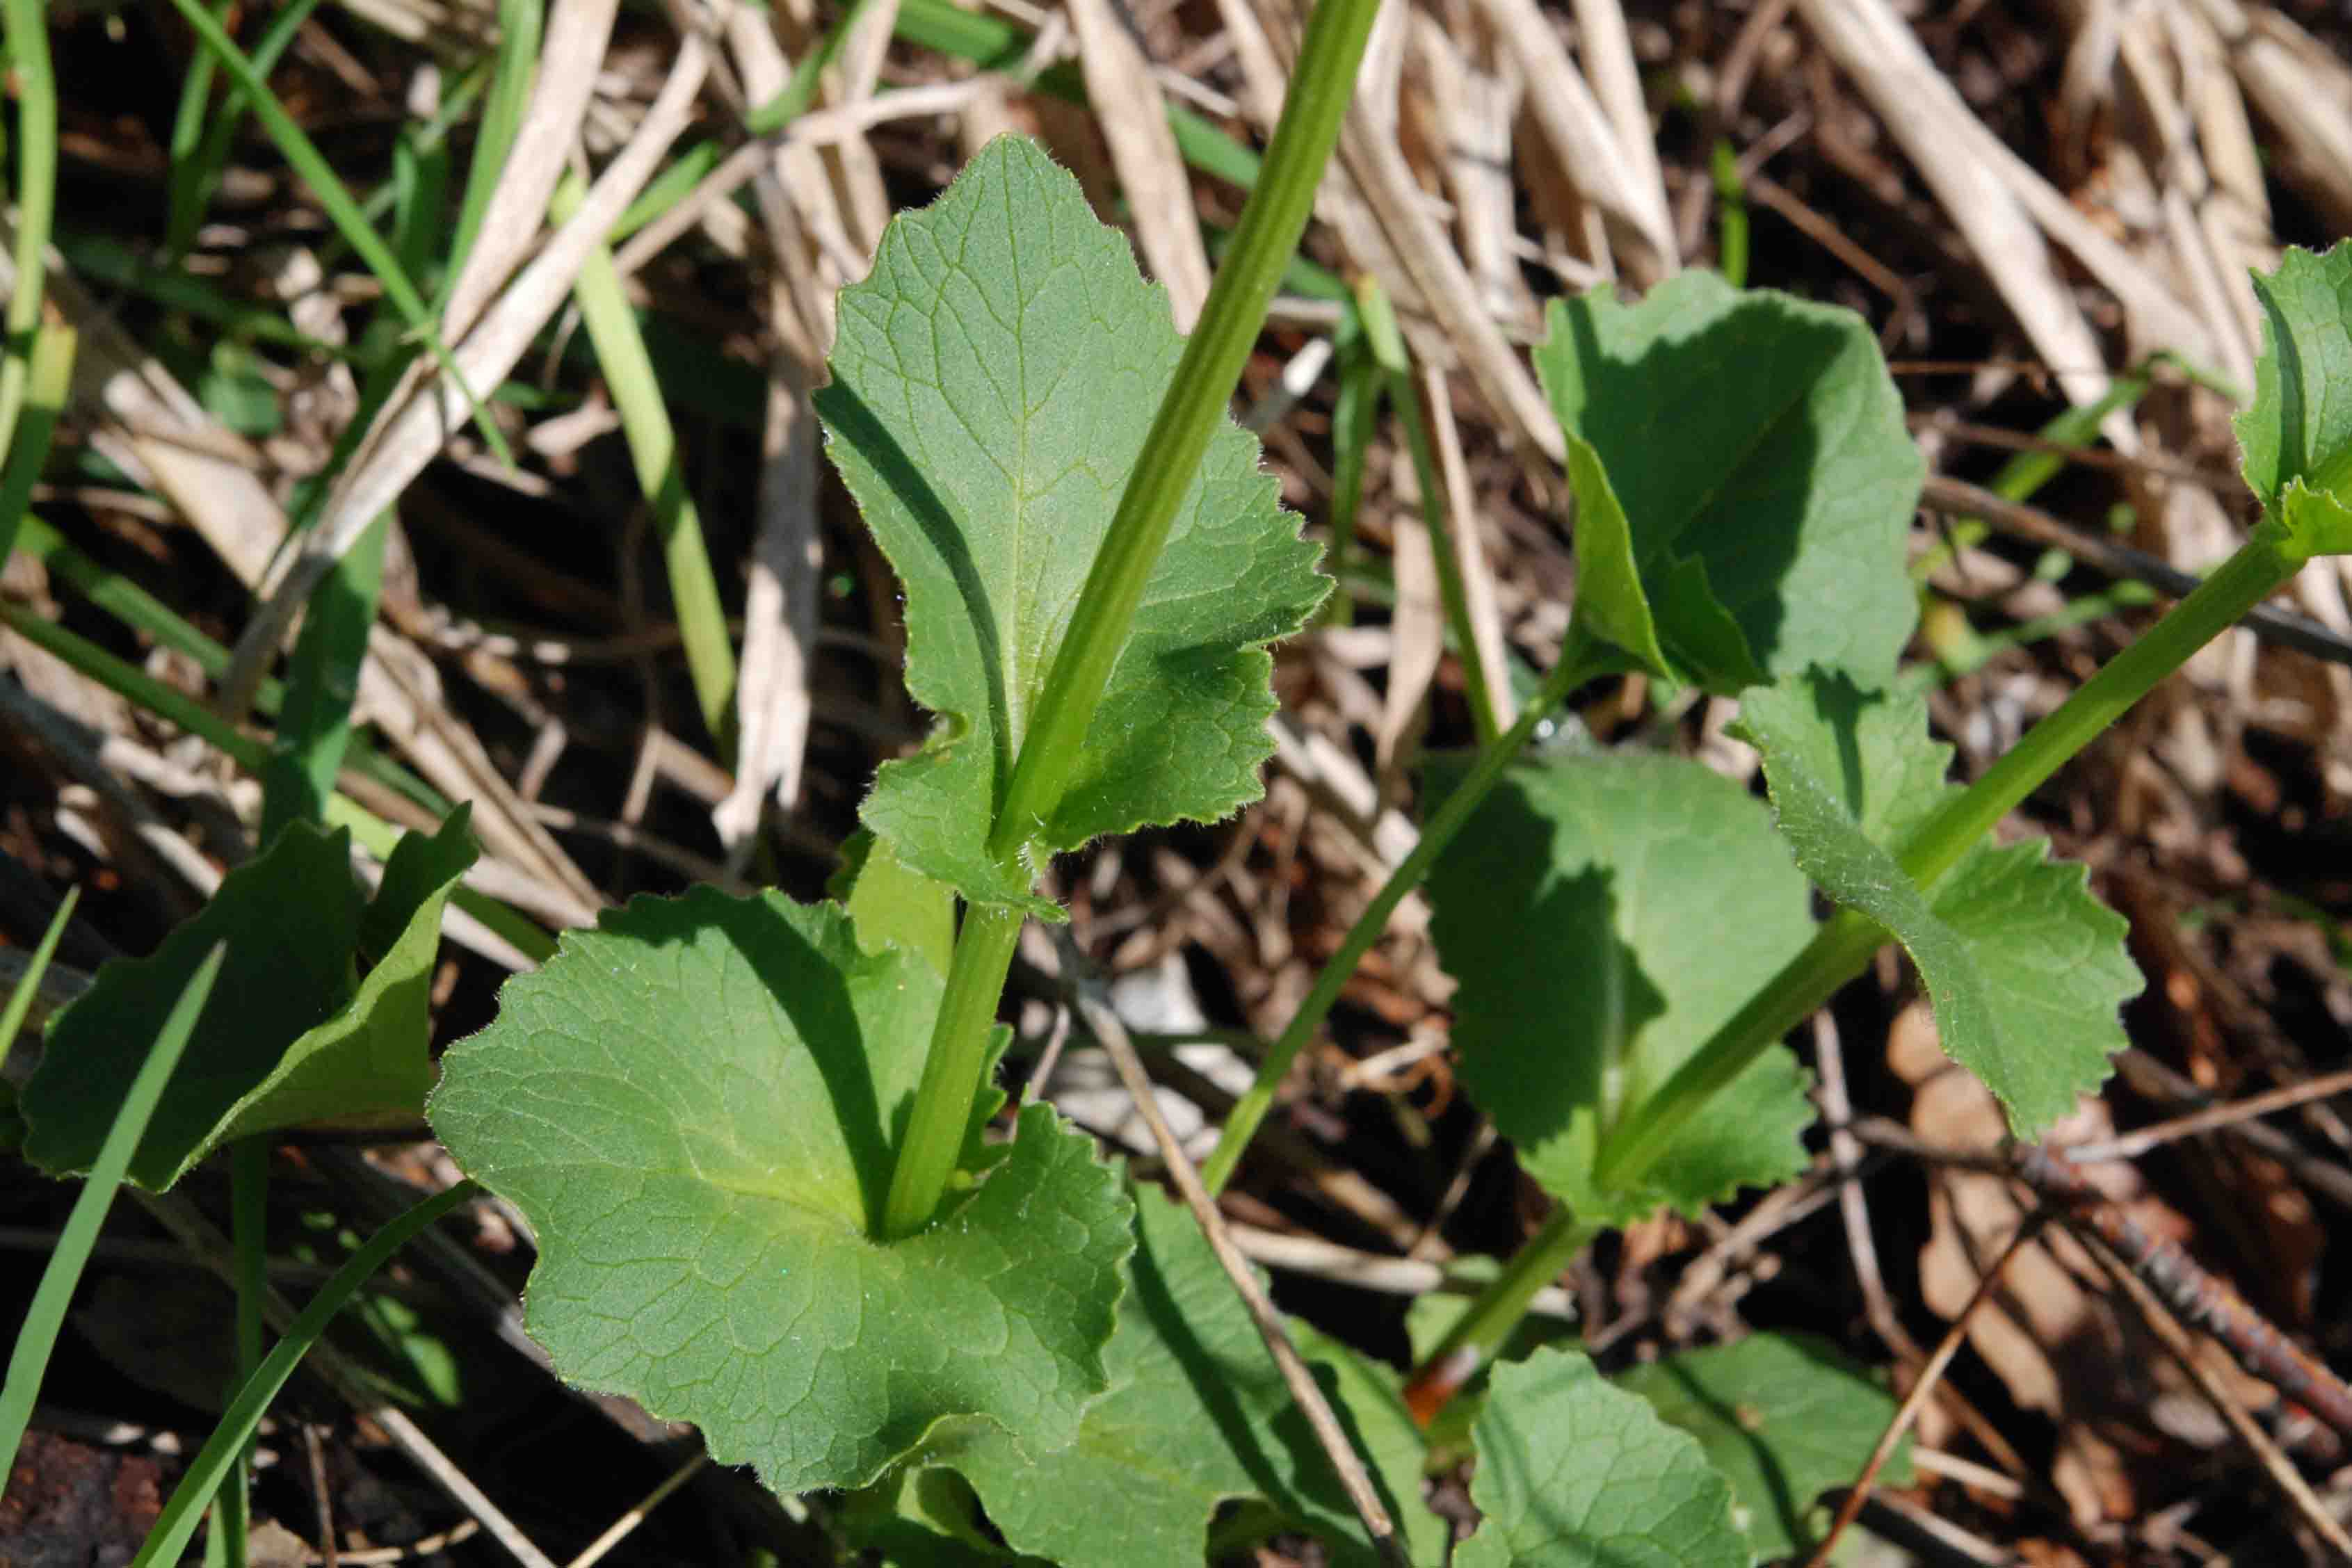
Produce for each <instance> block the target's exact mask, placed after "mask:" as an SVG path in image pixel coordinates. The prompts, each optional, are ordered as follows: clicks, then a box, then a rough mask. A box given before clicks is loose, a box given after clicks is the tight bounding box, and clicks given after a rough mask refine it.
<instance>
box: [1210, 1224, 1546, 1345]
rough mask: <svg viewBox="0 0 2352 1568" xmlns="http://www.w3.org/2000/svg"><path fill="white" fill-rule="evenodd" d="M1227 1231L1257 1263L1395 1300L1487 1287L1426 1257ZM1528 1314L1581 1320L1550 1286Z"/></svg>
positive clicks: (1235, 1228) (1250, 1229) (1239, 1228)
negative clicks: (1392, 1255) (1393, 1255)
mask: <svg viewBox="0 0 2352 1568" xmlns="http://www.w3.org/2000/svg"><path fill="white" fill-rule="evenodd" d="M1225 1230H1226V1234H1228V1235H1230V1236H1231V1237H1232V1238H1233V1239H1234V1246H1235V1247H1237V1248H1239V1249H1241V1252H1242V1255H1243V1256H1244V1257H1245V1258H1248V1259H1250V1260H1252V1261H1254V1262H1258V1263H1263V1264H1265V1266H1266V1267H1267V1268H1269V1269H1287V1270H1290V1271H1291V1272H1292V1273H1295V1274H1312V1275H1314V1276H1315V1277H1316V1278H1317V1279H1318V1280H1333V1281H1338V1282H1339V1283H1340V1284H1343V1285H1353V1286H1355V1287H1356V1288H1357V1289H1358V1290H1362V1291H1384V1292H1386V1293H1388V1294H1390V1295H1396V1296H1425V1295H1428V1294H1429V1293H1430V1292H1431V1291H1445V1292H1447V1293H1448V1294H1451V1295H1457V1296H1475V1295H1476V1294H1477V1293H1478V1292H1479V1291H1481V1290H1482V1289H1484V1288H1485V1281H1480V1280H1476V1279H1473V1278H1472V1277H1470V1276H1469V1275H1467V1274H1465V1273H1449V1272H1448V1271H1447V1270H1446V1268H1445V1266H1444V1264H1442V1263H1436V1262H1433V1261H1431V1260H1428V1259H1425V1258H1384V1257H1382V1256H1381V1255H1380V1254H1379V1253H1377V1252H1359V1251H1358V1250H1356V1249H1354V1248H1352V1247H1342V1246H1340V1245H1339V1243H1338V1242H1336V1241H1326V1240H1324V1239H1321V1238H1320V1237H1315V1236H1292V1235H1289V1234H1287V1233H1286V1232H1283V1231H1279V1230H1264V1229H1261V1228H1258V1227H1256V1226H1255V1225H1244V1224H1242V1223H1241V1222H1240V1221H1238V1220H1228V1221H1227V1222H1226V1224H1225ZM1528 1312H1530V1313H1533V1314H1537V1315H1539V1316H1543V1317H1551V1318H1557V1319H1559V1321H1560V1322H1575V1321H1576V1301H1575V1300H1574V1298H1572V1297H1570V1295H1569V1293H1568V1292H1567V1291H1563V1290H1560V1289H1559V1287H1557V1286H1549V1285H1548V1286H1546V1287H1545V1288H1544V1289H1542V1290H1540V1291H1537V1292H1536V1295H1535V1300H1534V1301H1532V1302H1531V1303H1529V1305H1528Z"/></svg>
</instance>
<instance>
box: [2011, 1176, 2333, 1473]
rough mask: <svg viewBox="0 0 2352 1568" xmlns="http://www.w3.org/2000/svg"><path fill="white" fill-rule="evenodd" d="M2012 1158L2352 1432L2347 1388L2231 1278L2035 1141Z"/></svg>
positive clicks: (2235, 1350)
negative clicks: (2153, 1230)
mask: <svg viewBox="0 0 2352 1568" xmlns="http://www.w3.org/2000/svg"><path fill="white" fill-rule="evenodd" d="M2012 1158H2013V1161H2014V1164H2015V1167H2016V1171H2017V1174H2018V1175H2019V1176H2021V1177H2023V1178H2024V1180H2025V1182H2026V1183H2027V1185H2029V1186H2032V1188H2033V1189H2034V1190H2035V1191H2036V1192H2038V1193H2039V1194H2041V1195H2042V1197H2043V1198H2044V1199H2045V1200H2048V1201H2050V1202H2053V1203H2054V1204H2056V1205H2059V1206H2061V1207H2064V1208H2065V1209H2066V1210H2067V1211H2068V1218H2069V1219H2070V1221H2072V1222H2073V1223H2074V1224H2076V1225H2078V1226H2081V1227H2084V1228H2088V1229H2090V1230H2093V1231H2095V1232H2096V1233H2097V1234H2098V1236H2099V1238H2100V1239H2102V1240H2104V1241H2105V1243H2106V1244H2107V1245H2108V1246H2109V1247H2111V1248H2113V1249H2115V1251H2116V1255H2117V1256H2119V1257H2121V1258H2122V1259H2123V1260H2125V1261H2126V1263H2128V1264H2129V1265H2130V1266H2131V1270H2132V1272H2133V1273H2134V1274H2136V1275H2137V1276H2138V1277H2139V1278H2141V1279H2143V1280H2145V1281H2147V1283H2148V1284H2149V1285H2151V1286H2153V1287H2154V1288H2155V1291H2156V1293H2157V1294H2158V1296H2159V1297H2160V1298H2161V1299H2162V1300H2163V1301H2164V1303H2165V1305H2166V1306H2168V1307H2169V1308H2170V1309H2171V1310H2172V1311H2173V1312H2175V1313H2177V1314H2179V1316H2180V1318H2181V1319H2182V1320H2184V1321H2185V1322H2190V1323H2194V1324H2195V1325H2197V1327H2199V1328H2200V1329H2203V1330H2204V1331H2205V1332H2206V1333H2209V1334H2211V1335H2212V1336H2213V1337H2214V1338H2215V1339H2217V1340H2219V1341H2221V1344H2222V1346H2223V1347H2224V1348H2225V1349H2227V1350H2228V1351H2229V1353H2230V1354H2231V1355H2232V1356H2235V1357H2236V1358H2237V1362H2238V1364H2239V1365H2241V1366H2242V1367H2244V1368H2245V1369H2246V1370H2247V1371H2248V1372H2250V1373H2252V1374H2253V1375H2255V1376H2256V1377H2259V1378H2261V1379H2262V1380H2263V1382H2265V1383H2268V1384H2270V1385H2272V1386H2273V1387H2275V1388H2276V1389H2278V1391H2279V1392H2280V1393H2281V1394H2283V1395H2284V1396H2286V1397H2287V1398H2289V1399H2292V1400H2294V1402H2295V1403H2296V1404H2298V1405H2301V1406H2303V1407H2304V1408H2305V1409H2306V1410H2309V1411H2310V1412H2311V1413H2312V1414H2313V1415H2314V1416H2318V1417H2319V1419H2321V1420H2322V1421H2325V1422H2326V1424H2327V1425H2328V1426H2330V1427H2334V1428H2335V1429H2336V1431H2337V1432H2339V1433H2342V1434H2344V1435H2345V1436H2347V1437H2352V1388H2347V1387H2346V1386H2345V1385H2344V1381H2343V1379H2341V1378H2339V1377H2337V1376H2336V1374H2335V1372H2334V1371H2333V1370H2332V1369H2330V1368H2329V1367H2327V1366H2326V1365H2325V1364H2322V1363H2321V1362H2320V1361H2319V1360H2317V1359H2316V1358H2315V1357H2314V1356H2313V1355H2312V1354H2310V1353H2309V1352H2308V1351H2306V1350H2305V1349H2304V1348H2303V1347H2302V1346H2301V1345H2299V1344H2296V1343H2294V1341H2293V1340H2290V1339H2288V1338H2287V1337H2286V1335H2284V1334H2283V1333H2280V1332H2279V1331H2278V1330H2277V1328H2276V1327H2274V1326H2273V1324H2272V1322H2271V1321H2270V1320H2269V1319H2268V1318H2266V1317H2264V1316H2263V1314H2262V1313H2261V1312H2257V1311H2256V1310H2255V1309H2254V1308H2253V1307H2252V1305H2251V1304H2250V1303H2249V1302H2248V1301H2246V1299H2245V1297H2243V1296H2242V1295H2240V1294H2239V1293H2238V1291H2237V1290H2236V1288H2235V1287H2234V1286H2232V1285H2231V1284H2230V1282H2229V1281H2226V1280H2223V1279H2222V1278H2221V1276H2219V1275H2217V1274H2214V1273H2212V1272H2211V1271H2210V1270H2207V1269H2205V1268H2204V1267H2203V1266H2202V1265H2200V1264H2199V1263H2197V1262H2196V1261H2195V1260H2192V1259H2191V1258H2190V1257H2189V1254H2188V1253H2186V1252H2184V1251H2182V1250H2181V1249H2180V1246H2179V1243H2177V1242H2174V1241H2170V1240H2167V1239H2164V1238H2162V1237H2157V1236H2151V1235H2149V1234H2148V1233H2147V1231H2146V1230H2145V1229H2143V1228H2141V1227H2140V1225H2139V1223H2138V1222H2137V1220H2135V1219H2133V1218H2131V1217H2130V1216H2129V1215H2127V1214H2126V1213H2124V1212H2123V1211H2122V1210H2121V1209H2120V1208H2118V1207H2116V1206H2115V1205H2114V1204H2112V1203H2109V1202H2108V1201H2107V1200H2106V1197H2105V1194H2103V1193H2101V1192H2100V1191H2099V1190H2098V1189H2097V1188H2096V1187H2095V1186H2092V1185H2091V1184H2090V1183H2089V1182H2087V1181H2085V1180H2084V1179H2083V1176H2082V1173H2081V1172H2079V1171H2077V1170H2075V1169H2074V1166H2072V1165H2070V1164H2068V1163H2067V1162H2066V1161H2065V1160H2063V1159H2061V1158H2060V1157H2059V1156H2057V1155H2053V1154H2052V1153H2051V1152H2050V1151H2049V1150H2047V1149H2045V1148H2043V1147H2042V1146H2041V1145H2039V1144H2026V1145H2021V1146H2019V1148H2018V1149H2017V1150H2016V1151H2015V1153H2014V1155H2012Z"/></svg>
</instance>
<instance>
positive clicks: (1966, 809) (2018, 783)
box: [1902, 523, 2304, 887]
mask: <svg viewBox="0 0 2352 1568" xmlns="http://www.w3.org/2000/svg"><path fill="white" fill-rule="evenodd" d="M2303 559H2304V558H2301V557H2298V556H2296V555H2295V554H2294V553H2293V552H2291V551H2290V550H2289V549H2288V548H2287V547H2286V544H2285V541H2284V536H2283V531H2282V530H2280V529H2278V528H2275V527H2273V525H2271V524H2269V523H2264V524H2263V526H2261V527H2258V528H2256V529H2255V530H2254V535H2253V537H2252V538H2250V539H2248V540H2247V541H2246V542H2245V543H2244V544H2243V545H2242V546H2240V547H2239V549H2238V551H2237V553H2236V554H2234V555H2232V556H2231V558H2230V559H2228V560H2225V561H2223V562H2222V563H2221V567H2220V568H2219V569H2218V570H2215V571H2214V573H2213V575H2212V576H2210V577H2209V578H2207V579H2206V580H2204V581H2203V582H2202V583H2200V584H2199V585H2198V588H2197V591H2195V592H2194V593H2191V594H2190V595H2189V597H2188V598H2186V599H2184V600H2182V601H2180V602H2179V604H2177V605H2175V606H2173V608H2172V609H2171V611H2170V612H2168V613H2167V614H2166V615H2165V616H2164V618H2163V619H2162V620H2160V621H2158V622H2157V623H2156V624H2155V625H2153V626H2151V627H2149V628H2148V629H2147V634H2146V635H2145V636H2142V637H2141V638H2140V639H2139V640H2138V641H2137V642H2136V643H2132V644H2131V646H2129V647H2128V648H2126V649H2125V650H2124V651H2123V652H2122V653H2118V654H2116V656H2115V657H2114V658H2113V659H2110V660H2109V661H2107V664H2106V666H2105V668H2104V669H2102V670H2100V671H2099V673H2098V674H2095V675H2093V676H2092V677H2091V678H2090V679H2089V680H2088V681H2085V682H2084V684H2083V685H2082V686H2081V688H2080V689H2079V690H2077V691H2076V692H2075V693H2074V695H2073V696H2070V697H2068V698H2067V699H2066V700H2065V701H2064V702H2063V703H2062V704H2061V705H2059V707H2058V710H2057V711H2056V712H2055V713H2053V714H2052V715H2051V716H2049V717H2047V718H2045V719H2043V720H2042V722H2041V723H2040V724H2037V725H2035V726H2034V727H2032V729H2030V730H2028V731H2026V733H2025V734H2024V736H2023V737H2021V738H2020V739H2019V741H2018V743H2017V744H2016V745H2015V746H2013V747H2010V749H2009V751H2008V752H2007V754H2006V755H2004V756H2003V757H2002V758H2000V761H1998V762H1996V763H1994V764H1993V765H1992V766H1991V767H1990V768H1986V769H1985V771H1984V776H1983V777H1982V778H1980V779H1978V780H1977V781H1976V782H1975V783H1973V784H1971V785H1969V788H1968V789H1966V790H1965V791H1963V792H1962V793H1961V794H1960V795H1958V797H1956V798H1955V799H1954V800H1952V802H1951V804H1949V805H1948V806H1947V807H1945V808H1944V809H1943V810H1940V811H1937V813H1936V814H1935V815H1934V816H1933V817H1931V818H1929V819H1928V820H1927V821H1926V822H1924V823H1922V824H1921V825H1920V827H1919V830H1918V831H1917V832H1916V834H1914V835H1913V837H1912V840H1911V842H1910V843H1909V844H1908V845H1907V846H1906V848H1905V850H1904V852H1903V856H1902V859H1903V869H1904V870H1905V871H1906V872H1908V873H1911V877H1912V879H1913V880H1914V881H1916V882H1917V883H1919V884H1920V885H1921V886H1922V887H1925V886H1927V885H1928V884H1930V883H1933V882H1935V880H1936V879H1937V877H1939V876H1942V875H1943V874H1944V873H1946V872H1948V871H1949V870H1951V869H1952V867H1953V866H1954V865H1955V864H1956V863H1958V861H1959V858H1960V857H1961V856H1962V855H1963V854H1966V853H1967V852H1968V851H1969V847H1970V846H1971V845H1973V844H1974V843H1975V842H1976V841H1978V840H1979V839H1980V838H1982V837H1983V836H1984V835H1985V834H1986V833H1988V832H1990V831H1991V830H1992V825H1993V824H1994V823H1995V822H1998V821H2000V820H2001V818H2003V817H2004V816H2007V815H2008V814H2009V813H2010V812H2011V810H2014V809H2015V808H2016V807H2017V806H2018V805H2019V804H2021V802H2022V801H2023V800H2025V798H2026V797H2027V796H2029V795H2031V794H2032V793H2033V791H2034V790H2035V789H2039V788H2041V786H2042V780H2043V779H2048V778H2049V777H2050V776H2051V775H2052V774H2053V773H2055V772H2057V771H2058V769H2059V768H2061V767H2063V766H2064V764H2065V762H2066V760H2067V758H2071V757H2073V756H2074V754H2075V753H2076V752H2078V751H2080V750H2082V749H2083V747H2086V746H2088V745H2089V744H2090V743H2091V741H2092V739H2093V738H2094V737H2096V736H2097V735H2098V733H2099V732H2100V731H2101V730H2103V729H2105V728H2106V727H2107V726H2109V725H2111V724H2113V723H2115V721H2116V719H2118V718H2120V717H2122V716H2123V714H2124V711H2125V710H2126V708H2129V707H2130V706H2132V705H2133V704H2134V703H2136V702H2137V701H2139V699H2140V698H2141V697H2143V696H2146V695H2147V693H2148V691H2149V689H2150V688H2151V687H2153V686H2154V685H2156V683H2157V682H2158V681H2160V680H2162V679H2164V677H2165V676H2167V675H2168V674H2171V673H2172V672H2173V671H2175V670H2177V669H2179V667H2180V666H2181V665H2182V664H2187V663H2188V662H2189V655H2190V654H2192V653H2196V652H2197V650H2198V649H2200V648H2202V647H2203V646H2204V645H2205V644H2206V643H2210V642H2211V641H2212V640H2213V639H2214V638H2215V637H2218V636H2220V635H2221V633H2222V632H2225V631H2227V630H2228V629H2229V628H2230V627H2231V626H2232V625H2234V624H2236V623H2237V622H2239V621H2240V620H2241V619H2242V618H2243V617H2244V616H2245V614H2246V612H2248V611H2250V610H2252V608H2253V607H2254V606H2255V605H2257V604H2260V603H2261V602H2262V601H2263V600H2265V599H2267V598H2269V597H2270V596H2271V594H2272V593H2273V592H2274V591H2277V589H2278V587H2279V585H2280V584H2282V583H2284V582H2285V581H2286V580H2287V579H2288V578H2290V577H2293V576H2294V573H2295V570H2296V569H2297V568H2299V567H2301V566H2302V565H2303Z"/></svg>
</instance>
